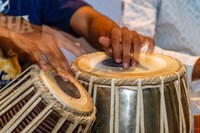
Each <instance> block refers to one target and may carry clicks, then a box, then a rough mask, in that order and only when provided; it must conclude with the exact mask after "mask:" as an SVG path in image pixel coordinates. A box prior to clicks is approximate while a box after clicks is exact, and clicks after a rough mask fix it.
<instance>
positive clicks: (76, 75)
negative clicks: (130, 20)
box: [75, 72, 81, 80]
mask: <svg viewBox="0 0 200 133" xmlns="http://www.w3.org/2000/svg"><path fill="white" fill-rule="evenodd" d="M80 74H81V72H77V73H76V74H75V79H76V80H78V78H79V76H80Z"/></svg>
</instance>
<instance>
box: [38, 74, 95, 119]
mask: <svg viewBox="0 0 200 133" xmlns="http://www.w3.org/2000/svg"><path fill="white" fill-rule="evenodd" d="M39 73H40V74H39V75H38V76H39V78H40V79H41V80H40V82H42V86H41V87H42V88H44V89H45V92H46V93H47V94H48V95H49V96H50V97H51V98H53V99H55V100H56V101H57V102H58V103H59V104H61V105H62V108H63V109H65V110H67V111H70V112H73V113H75V114H81V115H88V114H91V113H92V112H93V111H94V104H93V101H92V98H91V97H90V95H89V94H88V93H87V91H86V90H85V88H84V87H83V86H82V85H81V84H80V83H79V82H78V81H76V82H74V85H75V86H76V87H77V89H78V90H79V92H80V95H81V97H80V98H79V99H75V98H73V97H71V96H69V95H67V94H66V93H65V92H64V91H63V90H61V89H60V87H59V86H58V85H57V84H56V83H55V82H52V83H51V84H47V82H48V80H49V81H52V79H51V77H49V76H47V77H45V76H46V74H45V72H44V71H40V72H39ZM52 86H53V87H54V89H51V88H53V87H52ZM55 90H59V93H55ZM80 90H81V91H80ZM60 95H62V97H60ZM84 98H85V100H84V101H85V102H84V103H82V104H78V103H77V102H78V101H82V100H83V99H84ZM72 103H73V104H72Z"/></svg>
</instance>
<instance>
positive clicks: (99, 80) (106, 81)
mask: <svg viewBox="0 0 200 133" xmlns="http://www.w3.org/2000/svg"><path fill="white" fill-rule="evenodd" d="M173 59H174V58H173ZM175 60H176V61H177V62H178V63H179V64H180V69H179V70H177V71H175V72H173V73H169V74H167V75H158V76H155V77H135V78H126V77H124V78H114V80H115V85H120V86H122V85H124V86H137V85H138V80H140V81H141V85H156V84H160V83H161V79H160V77H163V78H164V83H167V82H171V81H174V80H177V79H178V76H177V73H179V75H180V77H183V76H184V75H185V74H186V67H185V65H184V64H183V63H181V62H180V61H178V60H177V59H175ZM76 61H78V60H75V62H76ZM71 69H72V71H73V72H74V73H75V74H77V75H78V76H76V77H77V78H78V79H81V80H84V81H87V82H90V79H91V77H92V78H93V79H94V80H93V83H94V84H103V85H111V82H112V80H113V77H105V76H102V75H97V74H94V73H91V72H86V71H83V70H82V69H79V68H77V67H76V65H75V63H73V64H72V66H71Z"/></svg>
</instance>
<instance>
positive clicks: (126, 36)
mask: <svg viewBox="0 0 200 133" xmlns="http://www.w3.org/2000/svg"><path fill="white" fill-rule="evenodd" d="M122 49H123V67H124V68H126V69H127V68H129V65H130V50H131V38H130V31H129V30H128V29H127V28H126V27H123V28H122Z"/></svg>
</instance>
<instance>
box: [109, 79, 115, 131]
mask: <svg viewBox="0 0 200 133" xmlns="http://www.w3.org/2000/svg"><path fill="white" fill-rule="evenodd" d="M114 100H115V79H112V80H111V98H110V101H111V102H110V133H113V132H114V131H113V128H114V117H115V116H114V115H115V101H114Z"/></svg>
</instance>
